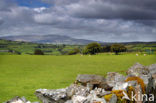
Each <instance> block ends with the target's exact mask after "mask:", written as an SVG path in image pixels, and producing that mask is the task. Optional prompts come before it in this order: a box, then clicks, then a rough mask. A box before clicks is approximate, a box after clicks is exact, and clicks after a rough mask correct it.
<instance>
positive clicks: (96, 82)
mask: <svg viewBox="0 0 156 103" xmlns="http://www.w3.org/2000/svg"><path fill="white" fill-rule="evenodd" d="M76 81H77V82H78V83H81V85H83V86H87V85H88V84H89V85H88V88H89V89H94V88H96V87H97V88H104V89H105V90H107V89H108V90H109V89H112V88H111V87H110V86H109V85H108V84H107V82H106V79H105V78H104V77H103V76H100V75H89V74H80V75H78V76H77V78H76Z"/></svg>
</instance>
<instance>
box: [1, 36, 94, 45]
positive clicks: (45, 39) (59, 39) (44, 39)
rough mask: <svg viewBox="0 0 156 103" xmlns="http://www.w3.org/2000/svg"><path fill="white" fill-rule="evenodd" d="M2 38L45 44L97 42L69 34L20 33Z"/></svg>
mask: <svg viewBox="0 0 156 103" xmlns="http://www.w3.org/2000/svg"><path fill="white" fill-rule="evenodd" d="M0 39H5V40H12V41H24V42H33V43H44V44H70V45H74V44H76V45H85V44H88V43H91V42H96V41H92V40H86V39H75V38H71V37H69V36H61V35H19V36H4V37H0Z"/></svg>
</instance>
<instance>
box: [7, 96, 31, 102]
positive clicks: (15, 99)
mask: <svg viewBox="0 0 156 103" xmlns="http://www.w3.org/2000/svg"><path fill="white" fill-rule="evenodd" d="M5 103H31V102H30V101H27V100H26V98H25V97H22V98H20V97H18V96H17V97H15V98H13V99H11V100H9V101H7V102H5Z"/></svg>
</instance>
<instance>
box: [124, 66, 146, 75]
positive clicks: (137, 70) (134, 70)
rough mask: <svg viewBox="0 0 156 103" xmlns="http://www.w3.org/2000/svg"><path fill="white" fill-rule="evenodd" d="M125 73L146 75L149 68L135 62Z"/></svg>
mask: <svg viewBox="0 0 156 103" xmlns="http://www.w3.org/2000/svg"><path fill="white" fill-rule="evenodd" d="M127 74H128V75H133V76H140V75H148V74H149V70H148V68H147V67H146V66H143V65H141V64H139V63H136V64H134V65H133V66H132V67H130V68H129V69H128V71H127Z"/></svg>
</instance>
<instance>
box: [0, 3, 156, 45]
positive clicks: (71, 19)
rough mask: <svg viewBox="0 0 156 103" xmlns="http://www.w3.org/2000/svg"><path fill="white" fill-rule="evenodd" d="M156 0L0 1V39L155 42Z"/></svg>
mask: <svg viewBox="0 0 156 103" xmlns="http://www.w3.org/2000/svg"><path fill="white" fill-rule="evenodd" d="M155 5H156V0H0V36H14V35H28V36H29V35H65V36H70V37H73V38H78V39H89V40H96V41H102V42H130V41H147V42H148V41H156V6H155Z"/></svg>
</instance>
